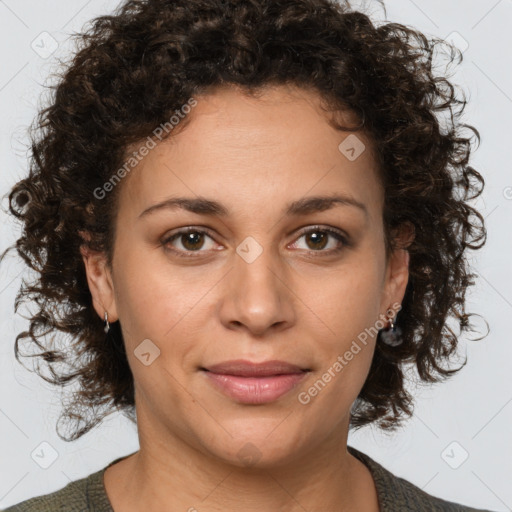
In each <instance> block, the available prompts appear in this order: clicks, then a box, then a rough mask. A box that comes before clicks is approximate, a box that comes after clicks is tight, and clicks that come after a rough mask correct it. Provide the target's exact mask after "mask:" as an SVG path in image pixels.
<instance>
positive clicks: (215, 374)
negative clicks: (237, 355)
mask: <svg viewBox="0 0 512 512" xmlns="http://www.w3.org/2000/svg"><path fill="white" fill-rule="evenodd" d="M205 370H206V371H205V375H206V376H207V377H208V378H209V381H210V382H211V383H212V384H213V385H214V386H215V387H216V388H217V389H219V390H220V391H222V392H223V393H224V394H226V395H227V396H229V397H230V398H232V399H234V400H236V401H238V402H240V403H244V404H264V403H268V402H273V401H275V400H277V399H278V398H279V397H281V396H283V395H285V394H286V393H288V392H289V391H291V390H292V389H293V388H294V387H295V386H296V385H297V384H298V383H299V382H300V381H301V380H302V379H303V378H304V377H305V375H306V374H307V372H308V370H304V369H302V368H300V367H299V366H296V365H293V364H290V363H286V362H284V361H267V362H265V363H251V362H250V361H243V360H236V361H227V362H225V363H221V364H216V365H213V366H210V367H208V368H205Z"/></svg>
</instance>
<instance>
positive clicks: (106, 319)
mask: <svg viewBox="0 0 512 512" xmlns="http://www.w3.org/2000/svg"><path fill="white" fill-rule="evenodd" d="M109 329H110V324H109V323H108V313H107V312H106V311H105V327H104V328H103V330H104V331H105V333H107V332H108V331H109Z"/></svg>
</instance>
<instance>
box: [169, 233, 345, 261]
mask: <svg viewBox="0 0 512 512" xmlns="http://www.w3.org/2000/svg"><path fill="white" fill-rule="evenodd" d="M316 232H322V233H328V234H329V235H332V236H333V237H334V238H336V239H337V240H338V241H339V242H341V243H342V245H341V246H339V247H337V248H335V249H330V250H327V251H325V250H318V251H314V250H310V251H306V252H307V253H309V254H311V253H314V254H317V253H321V254H324V255H326V254H327V255H332V254H337V253H339V252H341V251H342V250H343V249H344V248H345V247H349V246H350V242H349V240H348V238H347V237H346V236H345V235H344V234H343V233H342V232H340V231H338V230H336V229H333V228H326V227H321V226H313V227H311V228H307V229H305V230H303V231H301V232H300V233H299V236H298V237H297V238H296V240H298V239H300V238H301V237H303V236H304V235H308V234H310V233H316ZM188 233H200V234H205V235H208V236H209V237H210V238H212V239H213V236H212V234H211V233H210V231H209V230H205V229H198V228H194V227H188V228H186V229H182V230H180V231H177V232H176V233H174V234H172V235H170V236H168V237H165V238H164V239H163V240H162V241H161V244H162V245H163V246H164V247H165V248H166V250H169V251H171V252H173V253H174V254H175V255H176V256H178V257H180V258H194V257H197V256H194V255H193V254H194V253H201V252H205V251H201V250H198V251H182V250H180V249H174V248H172V249H170V248H167V245H168V244H169V243H170V242H173V241H174V240H176V239H177V238H178V237H180V236H182V235H186V234H188Z"/></svg>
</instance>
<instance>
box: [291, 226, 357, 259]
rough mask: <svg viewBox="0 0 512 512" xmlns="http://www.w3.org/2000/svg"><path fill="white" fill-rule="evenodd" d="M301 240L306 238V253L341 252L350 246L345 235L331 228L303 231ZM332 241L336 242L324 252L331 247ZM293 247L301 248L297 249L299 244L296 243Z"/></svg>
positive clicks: (314, 228)
mask: <svg viewBox="0 0 512 512" xmlns="http://www.w3.org/2000/svg"><path fill="white" fill-rule="evenodd" d="M301 238H304V239H305V241H306V243H305V245H306V247H305V248H304V249H305V250H306V251H309V252H319V253H322V254H325V253H327V254H329V253H334V252H338V251H341V250H342V249H343V248H344V247H345V246H348V245H349V242H348V238H347V237H346V236H345V235H343V234H342V233H341V232H338V231H337V230H334V229H331V228H322V227H313V228H309V229H307V230H305V231H303V232H302V233H301V236H300V237H299V238H298V239H297V240H300V239H301ZM332 239H334V242H333V243H332V244H331V247H330V248H328V249H327V250H324V249H325V248H326V247H327V246H328V245H329V241H330V240H332ZM293 245H294V246H295V248H299V249H300V248H301V247H297V245H298V242H295V243H294V244H293Z"/></svg>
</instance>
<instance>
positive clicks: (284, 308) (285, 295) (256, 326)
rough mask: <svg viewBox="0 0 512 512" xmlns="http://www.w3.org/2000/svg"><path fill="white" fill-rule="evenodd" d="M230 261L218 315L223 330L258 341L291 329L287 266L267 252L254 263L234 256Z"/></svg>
mask: <svg viewBox="0 0 512 512" xmlns="http://www.w3.org/2000/svg"><path fill="white" fill-rule="evenodd" d="M240 254H243V253H240ZM233 259H234V261H233V268H232V269H231V271H230V272H229V276H228V278H227V279H226V281H225V282H226V285H225V288H224V290H223V297H222V300H221V306H220V311H219V313H220V318H221V321H222V323H223V324H224V325H225V327H227V328H228V329H246V330H247V331H249V332H250V333H251V334H252V335H253V336H258V337H259V336H263V335H265V334H266V333H267V332H269V331H281V330H284V329H286V328H289V327H290V326H291V325H293V323H294V322H295V307H294V301H295V300H296V299H295V296H294V294H293V291H292V289H291V286H292V285H291V282H290V280H291V269H289V268H288V265H287V264H286V263H285V262H282V261H279V259H278V256H277V255H275V254H272V252H271V251H270V250H267V249H265V250H263V252H261V254H259V255H258V256H257V257H256V258H255V259H254V260H252V258H248V259H244V257H241V256H240V255H239V254H238V253H237V254H235V255H234V258H233Z"/></svg>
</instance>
